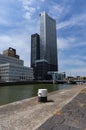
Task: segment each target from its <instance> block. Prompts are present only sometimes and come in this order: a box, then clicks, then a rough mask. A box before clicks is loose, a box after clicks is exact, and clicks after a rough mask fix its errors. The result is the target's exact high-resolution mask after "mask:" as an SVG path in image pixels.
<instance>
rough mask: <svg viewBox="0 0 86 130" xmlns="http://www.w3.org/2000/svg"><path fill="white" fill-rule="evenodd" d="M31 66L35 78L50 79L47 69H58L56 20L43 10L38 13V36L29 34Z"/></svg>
mask: <svg viewBox="0 0 86 130" xmlns="http://www.w3.org/2000/svg"><path fill="white" fill-rule="evenodd" d="M39 39H40V40H39ZM31 67H33V68H34V76H35V79H42V80H45V79H50V77H49V75H48V71H53V72H54V71H58V63H57V36H56V21H55V20H54V19H52V18H51V17H50V16H48V14H47V13H45V12H43V13H41V14H40V36H39V35H38V34H33V35H32V36H31Z"/></svg>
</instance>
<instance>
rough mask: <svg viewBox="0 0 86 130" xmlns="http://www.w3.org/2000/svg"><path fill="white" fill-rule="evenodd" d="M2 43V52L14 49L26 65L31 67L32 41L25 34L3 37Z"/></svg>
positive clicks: (0, 38) (0, 45)
mask: <svg viewBox="0 0 86 130" xmlns="http://www.w3.org/2000/svg"><path fill="white" fill-rule="evenodd" d="M0 43H1V44H0V49H1V50H2V51H3V50H5V49H8V48H9V47H13V48H15V49H17V54H18V55H20V58H21V59H22V60H24V61H25V65H26V66H29V65H30V39H29V38H28V39H27V38H26V36H25V35H24V34H23V35H21V34H15V35H13V34H12V35H2V36H0ZM3 45H5V46H3ZM27 59H28V60H27Z"/></svg>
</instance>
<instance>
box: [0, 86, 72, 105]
mask: <svg viewBox="0 0 86 130" xmlns="http://www.w3.org/2000/svg"><path fill="white" fill-rule="evenodd" d="M70 86H71V85H67V84H33V85H32V84H31V85H16V86H4V87H0V105H4V104H8V103H11V102H15V101H19V100H22V99H26V98H31V97H34V96H37V92H38V89H40V88H43V89H44V88H45V89H48V92H52V91H55V90H60V89H64V88H66V87H70Z"/></svg>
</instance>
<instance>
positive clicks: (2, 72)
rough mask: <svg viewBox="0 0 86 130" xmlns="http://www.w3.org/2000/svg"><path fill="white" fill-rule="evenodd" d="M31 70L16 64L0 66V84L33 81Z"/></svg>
mask: <svg viewBox="0 0 86 130" xmlns="http://www.w3.org/2000/svg"><path fill="white" fill-rule="evenodd" d="M33 79H34V77H33V69H32V68H29V67H25V66H21V65H17V64H12V63H6V64H0V82H17V81H29V80H33Z"/></svg>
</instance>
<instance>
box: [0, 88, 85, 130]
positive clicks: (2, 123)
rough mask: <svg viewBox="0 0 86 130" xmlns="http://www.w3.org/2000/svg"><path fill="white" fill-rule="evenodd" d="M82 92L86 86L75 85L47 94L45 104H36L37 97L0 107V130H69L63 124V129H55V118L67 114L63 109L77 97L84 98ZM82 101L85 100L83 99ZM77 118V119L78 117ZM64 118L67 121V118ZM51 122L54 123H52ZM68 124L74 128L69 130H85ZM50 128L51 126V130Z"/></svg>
mask: <svg viewBox="0 0 86 130" xmlns="http://www.w3.org/2000/svg"><path fill="white" fill-rule="evenodd" d="M84 90H86V85H75V86H72V87H71V88H66V89H62V90H59V91H55V92H52V93H49V94H48V102H47V103H40V102H38V97H34V98H31V99H25V100H22V101H17V102H14V103H10V104H7V105H3V106H0V130H47V129H48V130H51V129H52V130H69V129H64V128H66V127H64V126H65V125H63V124H62V126H63V127H61V128H63V129H57V128H56V126H57V123H56V121H57V120H58V119H57V117H56V116H58V115H62V113H67V111H66V110H67V109H64V108H65V107H66V106H67V104H68V103H70V102H71V101H73V100H74V99H76V97H77V95H79V94H80V93H82V96H83V94H85V96H86V93H85V91H84ZM83 100H85V98H84V99H83ZM77 102H78V104H79V105H80V106H81V107H83V105H84V104H83V103H81V102H80V101H77ZM85 103H86V101H85ZM85 105H86V104H85ZM73 107H74V110H76V108H75V105H73V103H72V108H73ZM61 110H62V111H61ZM63 111H64V112H63ZM74 112H75V111H74ZM71 113H72V112H71V111H70V114H71ZM68 114H69V113H68ZM79 114H80V112H79ZM77 116H78V117H79V115H77ZM66 117H67V120H68V116H66ZM85 118H86V116H85ZM61 119H62V118H61ZM51 120H52V121H55V122H52V121H51ZM58 121H59V120H58ZM58 121H57V122H58ZM85 121H86V119H85ZM85 121H84V122H85ZM49 122H52V123H49ZM62 122H63V121H62ZM75 122H76V124H79V123H80V122H79V121H78V120H75ZM66 123H67V121H66ZM46 124H47V125H46ZM70 124H72V126H74V127H73V128H74V129H71V126H69V127H70V130H85V127H83V128H84V129H78V128H76V129H75V124H74V123H71V122H69V125H70ZM85 124H86V123H85ZM51 126H53V128H52V127H51ZM54 126H55V127H54Z"/></svg>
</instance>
